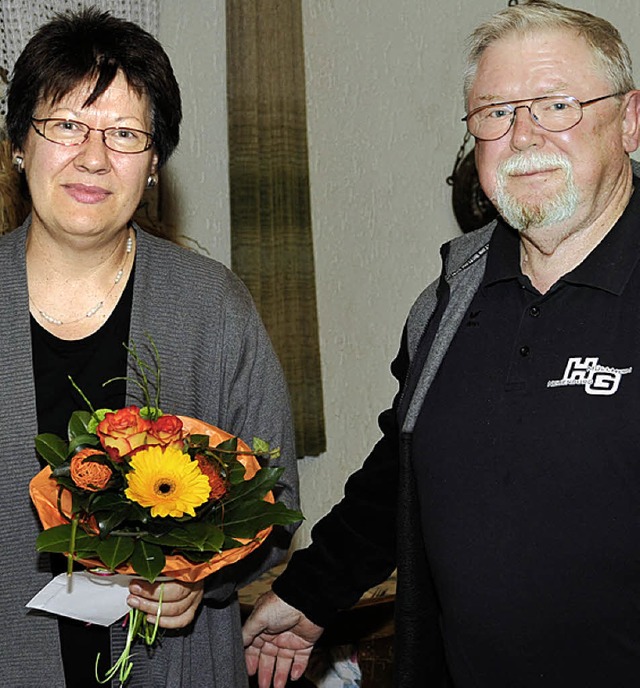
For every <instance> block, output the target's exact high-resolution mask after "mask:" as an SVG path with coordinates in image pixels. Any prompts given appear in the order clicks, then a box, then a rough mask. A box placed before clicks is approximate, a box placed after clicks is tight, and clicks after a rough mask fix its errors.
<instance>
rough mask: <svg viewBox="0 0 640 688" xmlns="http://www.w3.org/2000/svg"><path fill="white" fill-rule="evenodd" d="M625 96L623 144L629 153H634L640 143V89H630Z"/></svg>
mask: <svg viewBox="0 0 640 688" xmlns="http://www.w3.org/2000/svg"><path fill="white" fill-rule="evenodd" d="M624 98H625V101H624V118H623V120H622V144H623V145H624V149H625V151H626V152H627V153H633V151H635V150H637V149H638V146H639V145H640V91H637V90H636V91H629V93H627V94H626V95H625V96H624Z"/></svg>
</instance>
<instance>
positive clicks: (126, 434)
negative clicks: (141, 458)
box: [96, 406, 151, 461]
mask: <svg viewBox="0 0 640 688" xmlns="http://www.w3.org/2000/svg"><path fill="white" fill-rule="evenodd" d="M150 427H151V421H149V420H146V419H145V418H143V417H142V416H141V415H140V409H139V408H138V407H137V406H128V407H127V408H123V409H119V410H118V411H115V412H114V413H107V415H106V416H105V418H104V420H103V421H102V422H101V423H100V424H99V425H98V428H97V430H96V432H97V434H98V437H99V438H100V442H101V443H102V446H103V447H104V448H105V449H106V451H107V453H108V454H109V456H110V457H111V458H112V459H113V460H114V461H121V460H122V457H123V456H125V455H126V454H129V453H130V452H132V451H133V450H134V449H136V448H137V447H141V446H143V445H145V444H146V443H147V432H148V431H149V428H150Z"/></svg>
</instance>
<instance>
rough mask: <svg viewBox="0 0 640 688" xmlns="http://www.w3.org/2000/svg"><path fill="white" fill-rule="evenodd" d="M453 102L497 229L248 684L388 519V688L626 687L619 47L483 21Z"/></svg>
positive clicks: (545, 9) (626, 410)
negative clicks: (462, 109) (391, 618)
mask: <svg viewBox="0 0 640 688" xmlns="http://www.w3.org/2000/svg"><path fill="white" fill-rule="evenodd" d="M465 97H466V104H467V112H468V114H467V116H466V118H465V120H466V123H467V126H468V129H469V131H470V132H471V134H473V136H474V137H475V139H476V165H477V169H478V174H479V178H480V182H481V184H482V188H483V189H484V191H485V192H486V194H487V195H488V196H489V197H490V198H491V199H492V200H493V202H494V204H495V205H496V207H497V209H498V210H499V213H500V219H499V220H498V221H497V222H496V223H493V224H492V225H491V226H489V227H486V228H484V229H481V230H478V232H475V233H472V234H470V235H466V236H464V237H460V238H459V239H456V240H454V241H453V242H451V243H450V244H448V245H446V246H445V247H444V248H443V251H442V254H443V263H444V266H443V272H442V276H441V278H440V280H439V281H438V283H437V284H436V285H432V286H431V287H429V288H428V289H427V290H426V291H425V292H424V293H423V294H422V296H421V297H420V298H419V299H418V301H417V302H416V304H415V305H414V307H413V309H412V311H411V314H410V316H409V319H408V321H407V325H406V328H405V333H404V337H403V342H402V346H401V350H400V353H399V355H398V357H397V359H396V361H395V362H394V366H393V370H394V374H395V375H396V377H398V380H399V382H400V391H399V393H398V395H397V396H396V399H395V401H394V404H393V408H392V409H391V410H390V411H389V412H387V413H386V414H383V416H381V419H380V421H381V422H380V424H381V428H382V430H383V433H384V436H383V439H382V440H381V441H380V443H379V444H378V445H377V446H376V447H375V448H374V450H373V452H372V454H371V455H370V456H369V458H368V459H367V461H366V462H365V464H364V466H363V468H362V469H360V471H358V472H357V473H355V474H354V475H353V476H352V477H351V478H350V480H349V481H348V483H347V486H346V491H345V497H344V499H343V500H342V502H340V504H338V505H337V506H336V507H334V509H333V510H332V511H331V512H330V513H329V514H328V515H327V516H326V517H325V518H324V519H323V520H322V521H320V522H319V523H318V524H317V525H316V527H315V529H314V531H313V536H314V537H313V540H314V541H313V544H312V545H311V546H310V547H309V548H308V549H307V550H304V551H301V552H298V553H296V554H295V555H294V557H293V559H292V561H291V564H290V565H289V567H288V569H287V571H285V573H284V574H283V575H282V576H281V578H280V579H278V580H277V581H276V583H275V584H274V591H275V593H273V592H272V593H269V594H268V595H267V596H266V597H265V598H264V599H263V600H261V602H260V603H259V604H258V606H257V609H256V610H255V612H254V615H253V617H252V618H251V619H250V620H249V621H248V622H247V625H246V628H245V644H246V645H247V665H248V667H249V671H250V672H255V671H256V670H258V671H259V676H260V681H261V682H260V685H261V687H262V688H264V687H265V686H268V685H269V682H270V680H271V675H272V673H273V674H274V675H275V685H276V686H278V687H281V686H282V685H284V680H285V678H286V675H287V674H288V672H289V670H290V669H291V674H292V676H293V677H297V676H299V675H300V674H301V673H302V671H303V669H304V666H305V665H306V661H307V658H308V654H309V652H310V648H311V647H312V645H313V643H314V642H315V641H316V640H317V638H318V637H319V635H320V633H321V631H322V627H323V626H324V625H326V623H328V621H330V619H331V616H332V614H333V613H335V611H336V610H337V609H340V608H344V607H345V606H348V605H349V604H352V603H353V601H355V599H357V597H358V595H359V594H361V593H362V592H363V590H364V589H365V588H366V586H367V585H368V584H373V583H375V582H377V581H378V580H380V579H381V578H383V577H384V576H385V575H387V573H388V572H389V570H390V569H391V568H392V567H393V564H394V561H393V557H391V556H390V554H389V552H390V551H392V547H393V540H394V536H393V533H394V528H395V525H396V524H395V522H394V521H397V527H398V531H397V532H398V548H397V564H398V597H397V605H396V632H397V643H396V662H397V672H396V674H397V684H398V685H400V686H403V687H406V688H415V687H416V686H439V687H440V686H455V688H514V687H516V686H517V688H529V687H533V686H536V687H537V686H544V687H545V688H573V686H576V687H577V686H580V688H587V687H597V688H604V687H607V688H608V687H610V686H617V687H618V686H619V687H629V688H636V687H637V685H638V680H639V679H638V677H639V676H640V613H639V611H638V607H639V605H640V455H639V450H638V447H639V446H640V442H639V440H640V430H639V428H640V424H639V423H638V414H639V413H640V408H639V404H638V400H639V399H640V369H639V368H638V357H639V356H640V353H639V352H640V266H639V259H640V191H639V190H634V177H633V174H632V167H631V162H630V158H629V154H630V153H631V152H632V151H634V150H636V148H637V147H638V143H639V137H640V131H639V128H640V98H639V93H638V92H637V91H636V90H635V87H634V84H633V79H632V75H631V66H630V59H629V55H628V51H627V48H626V46H625V45H624V44H623V43H622V41H621V39H620V36H619V34H618V32H617V31H616V30H615V28H614V27H613V26H611V25H610V24H609V23H608V22H606V21H604V20H602V19H600V18H597V17H594V16H592V15H589V14H587V13H584V12H581V11H578V10H574V9H569V8H566V7H563V6H561V5H558V4H556V3H553V2H549V1H547V0H531V1H530V2H528V3H527V4H522V5H518V6H514V7H509V8H508V9H506V10H504V11H502V12H500V13H498V14H497V15H495V16H494V17H493V18H491V19H490V20H488V21H487V22H486V23H485V24H483V25H482V26H480V27H479V28H478V29H477V30H476V31H475V32H474V34H473V36H472V43H471V50H470V54H469V59H468V66H467V70H466V74H465ZM395 483H397V484H398V485H399V492H398V493H397V497H396V493H395V490H394V488H393V485H394V484H395ZM396 505H397V506H398V508H397V518H396V519H394V514H395V512H396ZM276 593H277V594H276ZM298 610H300V611H298ZM303 613H304V614H303Z"/></svg>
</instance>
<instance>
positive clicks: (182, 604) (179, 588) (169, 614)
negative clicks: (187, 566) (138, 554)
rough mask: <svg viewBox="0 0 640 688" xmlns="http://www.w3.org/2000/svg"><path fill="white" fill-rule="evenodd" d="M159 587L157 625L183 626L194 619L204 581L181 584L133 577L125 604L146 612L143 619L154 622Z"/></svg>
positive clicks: (179, 582) (202, 591) (200, 600)
mask: <svg viewBox="0 0 640 688" xmlns="http://www.w3.org/2000/svg"><path fill="white" fill-rule="evenodd" d="M161 586H163V590H162V609H161V610H160V623H159V626H160V627H161V628H184V627H185V626H188V625H189V624H190V623H191V622H192V621H193V619H194V618H195V615H196V612H197V611H198V607H199V606H200V603H201V602H202V596H203V594H204V581H199V582H197V583H183V582H182V581H177V580H176V581H170V582H168V583H149V582H148V581H145V580H141V579H139V578H136V579H135V580H134V581H132V582H131V583H130V584H129V592H130V593H131V594H130V595H129V597H128V598H127V604H128V605H129V606H130V607H133V608H134V609H139V610H140V611H142V612H145V613H146V614H147V621H148V622H149V623H152V624H154V623H155V622H156V616H157V614H158V606H159V604H158V602H159V600H160V587H161Z"/></svg>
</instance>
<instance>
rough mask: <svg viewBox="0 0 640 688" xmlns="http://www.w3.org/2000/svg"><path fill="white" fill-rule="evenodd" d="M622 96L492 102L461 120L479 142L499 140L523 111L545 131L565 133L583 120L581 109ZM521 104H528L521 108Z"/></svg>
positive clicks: (544, 97)
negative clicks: (517, 111)
mask: <svg viewBox="0 0 640 688" xmlns="http://www.w3.org/2000/svg"><path fill="white" fill-rule="evenodd" d="M622 95H624V93H610V94H609V95H606V96H600V97H599V98H591V100H583V101H579V100H578V99H577V98H574V97H573V96H540V97H539V98H524V99H523V100H513V101H511V102H510V103H491V104H490V105H483V106H482V107H479V108H476V109H475V110H472V111H471V112H470V113H469V114H468V115H467V116H466V117H463V118H462V121H463V122H466V123H467V129H468V130H469V133H470V134H471V135H472V136H473V137H475V138H476V139H478V140H479V141H496V140H497V139H501V138H502V137H503V136H504V135H505V134H506V133H507V132H508V131H509V129H511V127H512V126H513V123H514V122H515V119H516V110H518V109H519V108H526V109H527V110H529V114H530V115H531V119H532V120H533V121H534V122H535V123H536V124H537V125H539V126H540V127H542V128H543V129H546V131H566V130H567V129H571V127H575V126H576V124H578V123H579V122H580V121H581V120H582V114H583V113H582V108H585V107H587V106H588V105H593V103H597V102H599V101H601V100H605V99H606V98H615V97H617V96H622ZM520 103H529V104H528V105H521V104H520Z"/></svg>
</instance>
